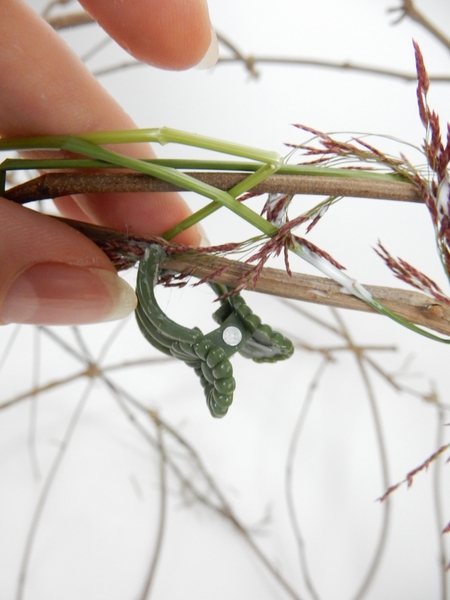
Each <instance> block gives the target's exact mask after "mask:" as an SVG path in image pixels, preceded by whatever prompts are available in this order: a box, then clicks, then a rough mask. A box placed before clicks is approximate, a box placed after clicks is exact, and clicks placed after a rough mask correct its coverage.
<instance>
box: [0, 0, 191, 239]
mask: <svg viewBox="0 0 450 600" xmlns="http://www.w3.org/2000/svg"><path fill="white" fill-rule="evenodd" d="M163 4H164V3H163ZM18 41H19V42H18ZM0 44H1V47H2V52H0V84H1V89H2V94H1V95H0V133H1V134H2V135H5V136H21V135H42V134H57V133H78V132H83V131H101V130H111V129H132V128H134V127H135V125H134V123H133V121H132V120H131V118H130V117H129V116H128V115H127V114H126V113H125V112H124V111H123V109H122V108H121V107H120V106H119V105H118V104H117V103H116V102H115V100H114V99H113V98H111V96H109V94H108V93H107V92H106V91H105V90H104V89H103V88H102V87H101V85H100V84H99V83H98V82H97V80H96V79H95V78H94V77H93V76H92V75H91V73H90V72H89V71H88V70H87V69H86V68H85V66H84V65H83V64H82V63H81V62H80V60H79V59H78V57H77V56H76V55H75V54H74V53H73V52H72V51H71V50H70V49H69V48H68V47H67V46H66V44H65V43H64V42H63V41H62V40H61V38H60V37H59V36H58V35H57V34H56V33H55V32H54V31H53V30H52V29H51V28H50V27H49V26H48V25H47V24H46V23H45V22H44V21H43V20H42V19H41V18H40V17H38V16H37V15H36V14H35V13H34V12H33V11H32V10H31V8H30V7H28V6H27V5H26V4H24V3H23V2H22V0H2V19H1V20H0ZM115 149H116V150H118V151H121V152H123V153H125V154H128V155H130V156H133V157H144V158H145V157H153V156H154V155H153V153H152V151H151V149H150V147H149V146H148V145H142V144H140V145H129V144H127V145H124V146H117V147H115ZM79 204H80V206H81V209H82V211H83V212H84V213H85V214H86V215H87V216H88V218H90V219H92V220H94V221H95V222H96V223H98V224H100V225H105V226H109V227H113V228H116V229H120V230H122V231H125V230H128V231H131V232H134V233H148V234H161V233H163V232H164V231H165V230H167V229H169V228H170V227H172V226H174V225H176V224H177V223H178V222H179V221H180V219H183V218H185V217H186V216H187V215H188V214H189V212H190V211H189V209H188V208H187V206H186V205H185V203H184V202H183V200H182V199H181V197H180V196H179V195H178V194H174V193H154V194H139V195H137V196H135V195H133V196H132V197H131V198H130V196H129V195H122V194H114V193H111V194H101V195H89V196H86V197H82V198H80V199H79ZM131 206H132V209H130V208H131ZM112 207H113V208H112ZM162 207H163V211H164V212H163V213H162V214H161V217H160V213H159V211H160V210H161V208H162ZM199 240H200V235H199V233H198V232H197V230H196V229H191V230H190V231H188V232H185V233H184V234H182V236H180V237H179V238H178V240H177V241H180V242H182V243H185V244H194V245H195V244H198V243H199Z"/></svg>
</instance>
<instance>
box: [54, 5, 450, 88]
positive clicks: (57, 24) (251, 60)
mask: <svg viewBox="0 0 450 600" xmlns="http://www.w3.org/2000/svg"><path fill="white" fill-rule="evenodd" d="M409 1H410V0H409ZM407 3H408V0H406V2H405V4H407ZM411 4H412V2H411ZM402 8H403V7H401V8H397V9H392V10H402ZM417 14H418V15H420V17H421V21H419V22H420V23H421V24H422V25H424V26H425V27H426V28H427V29H428V30H429V31H430V32H431V33H432V34H433V35H435V36H436V37H437V38H438V39H439V40H440V41H441V42H442V43H444V44H445V45H448V44H450V42H449V41H448V40H447V39H446V38H445V36H444V35H443V34H442V33H441V32H440V31H438V30H437V29H436V28H435V27H434V26H433V25H432V24H431V23H430V22H429V21H427V20H426V19H425V17H423V15H421V13H419V12H418V11H417ZM408 16H411V15H410V14H409V13H408ZM411 18H413V17H412V16H411ZM414 20H416V19H414ZM46 21H47V23H49V25H51V26H52V27H53V28H54V29H57V30H58V29H64V28H67V27H75V26H79V25H86V24H89V23H95V21H94V19H93V18H92V17H91V16H90V15H88V14H87V13H85V12H77V13H73V14H68V15H62V16H57V17H47V19H46ZM425 24H426V25H425ZM218 38H219V40H220V42H221V43H222V44H223V45H225V46H227V47H228V48H230V49H231V51H232V52H233V56H231V57H226V56H221V57H220V58H219V60H218V63H217V64H218V65H220V64H222V65H223V64H231V63H242V64H243V65H244V66H245V68H246V69H247V70H248V71H249V73H250V74H251V75H252V77H258V75H259V73H258V71H257V70H256V65H258V64H260V65H263V64H266V65H288V66H289V65H290V66H306V67H319V68H324V69H337V70H340V71H342V70H344V71H356V72H359V73H369V74H370V75H381V76H384V77H393V78H395V79H402V80H403V81H414V82H415V81H416V74H415V73H407V72H404V71H396V70H394V69H387V68H381V67H372V66H369V65H359V64H357V63H351V62H338V61H333V60H323V59H320V60H319V59H313V58H301V57H274V56H253V55H251V54H249V55H247V56H246V55H244V54H243V53H242V52H241V51H240V50H238V49H237V47H236V45H235V44H234V43H232V42H231V41H230V40H228V39H227V38H226V37H225V36H223V35H220V36H218ZM144 64H145V63H141V62H139V61H127V62H123V63H120V64H117V65H112V66H110V67H106V68H104V69H101V70H98V71H96V72H95V75H96V77H100V76H101V75H106V74H109V73H112V72H114V71H119V70H121V69H124V68H128V67H135V66H139V65H142V66H144ZM430 80H431V81H433V82H435V83H450V76H449V75H430Z"/></svg>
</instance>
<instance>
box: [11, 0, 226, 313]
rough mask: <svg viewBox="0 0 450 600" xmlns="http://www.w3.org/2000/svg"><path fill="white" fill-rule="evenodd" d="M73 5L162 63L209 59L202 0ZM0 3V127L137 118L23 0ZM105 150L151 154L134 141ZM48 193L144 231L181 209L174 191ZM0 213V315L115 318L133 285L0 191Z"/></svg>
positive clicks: (96, 124) (17, 130) (145, 57)
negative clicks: (0, 92)
mask: <svg viewBox="0 0 450 600" xmlns="http://www.w3.org/2000/svg"><path fill="white" fill-rule="evenodd" d="M82 4H83V6H84V7H85V9H86V10H87V11H88V12H89V13H90V14H91V15H92V16H93V17H94V18H95V19H96V20H97V21H98V22H99V23H100V25H101V26H102V27H103V28H104V29H105V30H106V31H107V32H108V33H109V35H111V37H113V38H114V39H115V40H116V41H117V42H118V43H119V44H120V45H121V46H123V47H124V48H125V49H126V50H127V51H128V52H130V53H131V54H133V55H134V56H135V57H136V58H138V59H139V60H142V61H144V62H147V63H149V64H152V65H154V66H157V67H161V68H166V69H186V68H189V67H191V66H194V65H196V64H197V63H199V61H201V59H202V57H204V56H205V54H206V55H207V56H206V57H205V59H206V61H209V62H210V64H211V63H212V64H213V63H214V62H215V57H214V54H216V52H217V41H216V38H215V34H214V32H213V31H212V28H211V25H210V21H209V16H208V8H207V5H206V0H188V1H187V2H186V0H134V2H133V3H116V2H111V1H110V0H82ZM1 9H2V10H1V20H0V44H1V52H0V82H1V90H2V94H1V97H0V135H1V136H2V137H3V136H5V137H6V136H7V137H11V136H34V135H45V134H48V135H51V134H64V133H74V134H75V133H81V132H86V131H106V130H113V129H116V130H117V129H133V128H134V127H135V124H134V123H133V121H132V120H131V118H130V117H129V116H128V115H127V114H126V113H125V112H124V111H123V109H122V108H121V107H120V106H119V105H118V104H117V103H116V101H115V100H114V99H113V98H112V97H111V96H109V94H108V93H107V92H106V91H105V90H104V89H103V88H102V86H101V85H100V84H99V83H98V82H97V80H96V79H95V78H94V77H93V76H92V75H91V74H90V72H89V71H88V69H87V68H86V67H85V66H84V65H83V64H82V62H81V61H80V60H79V58H78V57H77V56H76V55H75V54H74V53H73V52H72V51H71V50H70V48H68V47H67V46H66V44H65V43H64V42H63V40H62V39H61V38H60V37H59V36H58V34H57V33H55V32H54V31H53V30H52V29H51V28H50V27H49V26H48V25H47V23H45V21H44V20H43V19H41V18H40V17H39V16H38V15H37V14H35V13H34V12H33V10H32V9H31V8H30V7H29V6H27V5H26V4H25V3H24V2H23V0H2V6H1ZM208 49H209V50H208ZM206 66H208V65H206ZM114 149H115V150H118V151H121V152H123V153H124V154H127V155H129V156H133V157H139V158H145V157H148V158H150V157H153V156H154V155H153V153H152V150H151V148H150V147H149V146H147V145H145V146H143V145H142V144H140V145H134V146H133V145H129V144H127V145H124V146H122V147H121V146H114ZM34 155H35V156H36V154H34ZM130 196H131V197H130ZM55 203H56V205H57V206H58V209H59V210H60V212H61V213H62V214H63V215H64V216H66V217H69V218H72V219H77V220H80V221H88V222H92V223H96V224H99V225H103V226H106V227H112V228H114V229H119V230H122V231H124V230H128V231H131V232H133V233H135V234H147V235H160V234H161V233H163V232H164V231H166V230H167V229H170V228H171V227H172V226H173V225H175V224H176V223H178V222H179V221H181V220H182V219H184V218H185V217H186V216H188V214H189V209H188V207H187V206H186V204H185V203H184V201H183V200H182V199H181V197H180V196H179V195H178V194H174V193H152V194H138V195H136V194H134V195H130V194H115V193H109V194H98V195H95V194H90V195H77V196H76V197H65V198H60V199H58V200H57V201H55ZM0 223H1V229H0V324H2V323H3V324H5V323H11V322H15V323H34V324H80V323H93V322H100V321H108V320H113V319H118V318H121V317H123V316H125V315H126V314H128V313H130V312H131V311H132V310H133V309H134V308H135V305H136V297H135V294H134V291H133V290H132V289H131V287H130V286H129V285H128V284H127V283H126V282H125V281H123V280H122V279H121V278H120V277H118V276H117V274H116V272H115V270H114V267H113V266H112V264H111V263H110V261H109V260H108V258H107V257H106V255H105V254H103V252H101V251H100V250H99V248H98V247H97V246H95V244H93V242H91V241H90V240H89V239H88V238H86V237H85V236H83V235H81V234H80V233H78V232H77V231H75V230H74V229H72V228H71V227H69V226H67V225H65V224H63V223H60V222H58V221H56V220H55V219H51V218H50V217H46V216H44V215H41V214H39V213H37V212H35V211H32V210H30V209H28V208H24V207H22V206H20V205H16V204H14V203H13V202H9V201H7V200H4V199H2V198H0ZM177 241H180V242H183V243H186V244H198V243H199V241H200V235H199V232H198V230H197V229H195V228H192V229H190V230H188V231H186V232H184V233H183V234H182V235H180V236H179V238H177Z"/></svg>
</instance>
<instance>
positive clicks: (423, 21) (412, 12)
mask: <svg viewBox="0 0 450 600" xmlns="http://www.w3.org/2000/svg"><path fill="white" fill-rule="evenodd" d="M388 12H390V13H394V12H400V15H399V16H398V18H397V19H396V20H395V21H394V25H395V24H397V23H399V22H400V21H401V20H402V19H404V18H405V17H409V18H410V19H411V20H412V21H415V22H416V23H419V25H421V26H422V27H424V28H425V29H426V30H427V31H428V32H429V33H431V35H433V36H434V37H435V38H436V39H437V40H439V41H440V42H441V43H442V44H444V46H445V47H446V48H447V49H448V50H450V38H448V37H447V36H446V35H445V34H444V33H443V32H442V31H440V30H439V29H438V28H437V27H436V26H435V25H434V24H433V23H432V22H431V21H429V20H428V19H427V18H426V16H425V15H424V14H423V13H421V12H420V10H418V9H417V8H416V6H415V5H414V2H413V0H402V5H401V6H395V7H392V8H389V9H388Z"/></svg>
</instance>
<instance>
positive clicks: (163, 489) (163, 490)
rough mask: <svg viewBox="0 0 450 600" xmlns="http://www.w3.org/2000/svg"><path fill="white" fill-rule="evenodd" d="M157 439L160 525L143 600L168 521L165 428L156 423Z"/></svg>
mask: <svg viewBox="0 0 450 600" xmlns="http://www.w3.org/2000/svg"><path fill="white" fill-rule="evenodd" d="M155 425H156V431H157V439H158V450H159V456H160V472H159V482H160V499H159V502H160V505H159V525H158V532H157V534H156V543H155V549H154V551H153V557H152V561H151V563H150V569H149V571H148V574H147V578H146V581H145V584H144V589H143V591H142V594H141V600H146V599H147V598H148V596H149V592H150V589H151V587H152V585H153V582H154V580H155V573H156V569H157V566H158V563H159V559H160V558H161V549H162V543H163V539H164V532H165V525H166V520H167V481H166V480H167V473H166V450H165V446H164V442H163V428H162V427H161V426H160V425H159V423H158V422H155Z"/></svg>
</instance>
